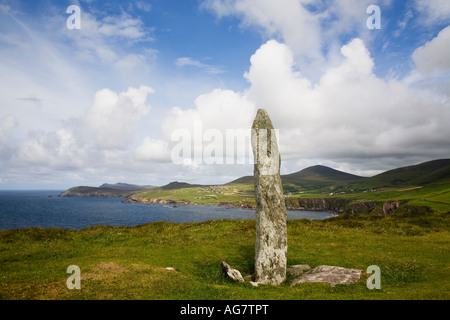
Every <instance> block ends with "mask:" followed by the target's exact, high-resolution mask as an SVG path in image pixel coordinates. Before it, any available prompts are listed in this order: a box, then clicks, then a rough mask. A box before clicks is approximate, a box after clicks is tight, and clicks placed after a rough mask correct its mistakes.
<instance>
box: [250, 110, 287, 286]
mask: <svg viewBox="0 0 450 320" xmlns="http://www.w3.org/2000/svg"><path fill="white" fill-rule="evenodd" d="M252 149H253V155H254V157H255V167H254V184H255V195H256V241H255V282H259V283H267V284H274V285H278V284H280V283H282V282H283V281H284V280H285V279H286V254H287V230H286V206H285V203H284V197H283V186H282V184H281V178H280V164H281V158H280V153H279V150H278V143H277V139H276V136H275V130H274V128H273V125H272V121H271V120H270V118H269V115H268V114H267V112H266V111H265V110H264V109H259V110H258V112H257V114H256V117H255V120H254V121H253V126H252Z"/></svg>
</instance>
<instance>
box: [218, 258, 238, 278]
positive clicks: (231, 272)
mask: <svg viewBox="0 0 450 320" xmlns="http://www.w3.org/2000/svg"><path fill="white" fill-rule="evenodd" d="M220 266H221V267H222V272H223V274H224V275H225V276H227V277H228V278H230V279H231V280H235V281H242V282H243V281H244V278H243V277H242V275H241V273H240V272H239V270H236V269H233V268H231V267H230V265H229V264H228V263H226V262H225V261H222V262H221V263H220Z"/></svg>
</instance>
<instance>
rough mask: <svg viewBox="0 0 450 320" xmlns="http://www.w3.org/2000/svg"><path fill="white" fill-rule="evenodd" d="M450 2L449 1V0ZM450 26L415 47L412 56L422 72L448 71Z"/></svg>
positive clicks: (449, 69) (449, 61) (449, 68)
mask: <svg viewBox="0 0 450 320" xmlns="http://www.w3.org/2000/svg"><path fill="white" fill-rule="evenodd" d="M449 4H450V2H449ZM449 44H450V26H448V27H446V28H445V29H443V30H442V31H441V32H439V34H438V35H437V36H436V38H434V39H432V40H431V41H429V42H427V43H426V44H425V45H423V46H421V47H419V48H417V49H416V50H415V51H414V53H413V55H412V58H413V60H414V63H415V64H416V66H417V69H418V70H419V71H420V72H421V73H423V74H425V75H426V74H430V73H440V72H449V71H450V54H449Z"/></svg>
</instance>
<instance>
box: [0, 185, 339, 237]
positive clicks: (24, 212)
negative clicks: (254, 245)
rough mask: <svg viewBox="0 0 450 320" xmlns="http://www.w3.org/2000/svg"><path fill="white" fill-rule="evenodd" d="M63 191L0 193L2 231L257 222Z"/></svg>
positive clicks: (215, 211) (243, 214)
mask: <svg viewBox="0 0 450 320" xmlns="http://www.w3.org/2000/svg"><path fill="white" fill-rule="evenodd" d="M61 192H63V191H62V190H46V191H43V190H39V191H36V190H31V191H22V190H21V191H16V190H14V191H4V190H0V230H10V229H19V228H30V227H41V228H63V229H74V230H79V229H83V228H87V227H91V226H95V225H106V226H136V225H140V224H146V223H150V222H157V221H167V222H175V223H188V222H202V221H207V220H217V219H255V211H254V210H248V209H234V208H224V207H217V206H203V205H197V206H184V205H180V206H173V205H161V204H136V203H122V202H121V200H122V199H119V198H72V197H58V195H59V194H61ZM333 215H334V214H333V213H330V212H318V211H292V210H288V211H287V218H288V219H304V218H307V219H327V218H329V217H332V216H333Z"/></svg>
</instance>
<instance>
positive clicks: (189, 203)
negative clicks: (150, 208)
mask: <svg viewBox="0 0 450 320" xmlns="http://www.w3.org/2000/svg"><path fill="white" fill-rule="evenodd" d="M121 202H122V203H130V204H157V205H173V206H176V207H178V206H206V207H224V208H228V209H242V210H256V205H255V204H251V203H246V204H241V205H239V204H236V203H233V202H218V203H196V202H192V201H176V200H170V199H169V200H165V199H157V198H152V199H144V198H134V197H133V196H131V197H127V198H125V199H124V200H122V201H121ZM286 211H310V212H327V213H331V214H333V215H335V216H337V215H339V214H341V213H342V212H339V211H334V210H327V209H317V208H316V209H308V208H304V207H299V208H296V207H292V206H286Z"/></svg>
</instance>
